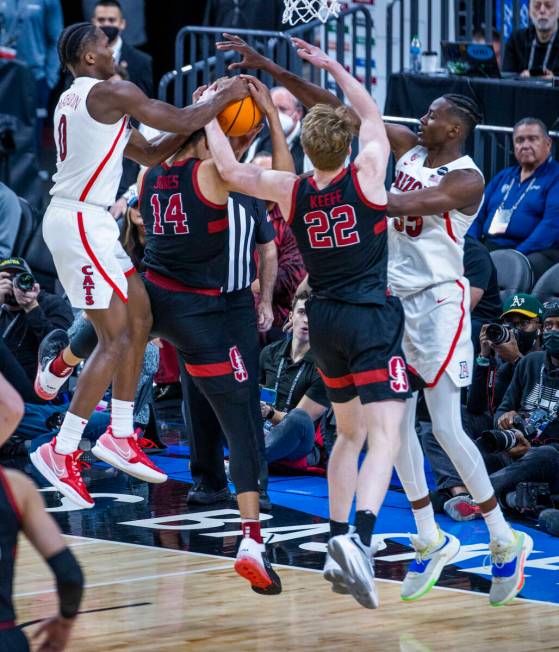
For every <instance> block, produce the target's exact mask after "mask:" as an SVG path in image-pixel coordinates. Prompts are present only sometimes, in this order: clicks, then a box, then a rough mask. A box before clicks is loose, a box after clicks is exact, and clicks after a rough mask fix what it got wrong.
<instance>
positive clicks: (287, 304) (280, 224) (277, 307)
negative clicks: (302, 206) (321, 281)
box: [252, 151, 307, 342]
mask: <svg viewBox="0 0 559 652" xmlns="http://www.w3.org/2000/svg"><path fill="white" fill-rule="evenodd" d="M252 162H253V163H254V164H255V165H258V166H260V167H262V168H264V169H265V170H271V169H272V155H271V154H270V153H269V152H266V151H260V152H258V153H257V154H256V156H255V157H254V159H253V160H252ZM268 216H269V218H270V220H271V222H272V225H273V227H274V231H275V232H276V236H275V238H274V242H275V243H276V248H277V252H278V274H277V276H276V283H275V285H274V293H273V296H272V310H273V312H274V322H273V324H272V328H271V330H270V331H268V333H266V341H267V342H272V341H275V340H277V339H280V338H282V328H283V326H284V324H285V322H286V320H287V319H288V316H289V313H290V312H291V302H292V300H293V297H294V296H295V293H296V291H297V288H298V286H299V283H301V281H302V280H303V279H304V278H305V276H306V274H307V271H306V269H305V265H304V263H303V258H302V256H301V252H300V251H299V248H298V247H297V242H296V241H295V236H294V235H293V231H292V230H291V227H290V226H289V225H288V224H287V222H286V221H285V220H284V219H283V216H282V214H281V213H280V211H279V208H278V207H277V205H276V204H274V205H273V208H272V209H271V210H270V211H269V212H268ZM255 283H258V281H255ZM253 291H254V292H257V291H258V287H257V286H253Z"/></svg>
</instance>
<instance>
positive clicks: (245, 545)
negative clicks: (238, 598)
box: [235, 537, 281, 595]
mask: <svg viewBox="0 0 559 652" xmlns="http://www.w3.org/2000/svg"><path fill="white" fill-rule="evenodd" d="M235 571H236V572H237V573H238V574H239V575H240V576H241V577H244V578H245V580H248V581H249V582H250V584H251V586H252V590H253V591H255V592H256V593H259V594H260V595H277V594H278V593H281V580H280V578H279V576H278V574H277V573H276V572H275V571H274V569H273V568H272V564H270V560H269V559H268V555H267V554H266V546H265V545H264V544H263V543H257V542H256V541H255V540H254V539H251V538H250V537H243V539H242V541H241V544H240V546H239V549H238V550H237V560H236V561H235Z"/></svg>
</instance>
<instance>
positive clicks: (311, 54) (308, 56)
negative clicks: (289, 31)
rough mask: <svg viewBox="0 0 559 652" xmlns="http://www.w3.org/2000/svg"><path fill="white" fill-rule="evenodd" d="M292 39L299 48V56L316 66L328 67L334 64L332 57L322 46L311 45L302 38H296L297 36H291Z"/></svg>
mask: <svg viewBox="0 0 559 652" xmlns="http://www.w3.org/2000/svg"><path fill="white" fill-rule="evenodd" d="M291 41H292V42H293V45H295V46H296V48H297V56H298V57H300V58H301V59H304V60H305V61H308V62H309V63H312V65H313V66H315V67H316V68H323V69H326V68H328V66H330V65H331V64H332V59H330V57H329V56H328V55H327V54H326V53H325V52H323V51H322V50H321V49H320V48H317V47H316V45H311V44H310V43H307V42H306V41H303V39H302V38H296V37H295V36H293V37H292V38H291Z"/></svg>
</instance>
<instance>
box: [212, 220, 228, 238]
mask: <svg viewBox="0 0 559 652" xmlns="http://www.w3.org/2000/svg"><path fill="white" fill-rule="evenodd" d="M228 228H229V217H227V216H226V217H224V218H223V219H221V220H212V221H211V222H208V233H211V234H214V233H220V232H221V231H227V229H228Z"/></svg>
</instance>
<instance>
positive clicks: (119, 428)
mask: <svg viewBox="0 0 559 652" xmlns="http://www.w3.org/2000/svg"><path fill="white" fill-rule="evenodd" d="M111 426H112V429H113V435H114V436H115V437H130V436H131V435H132V434H134V403H131V402H130V401H119V400H118V399H116V398H113V400H112V401H111Z"/></svg>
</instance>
